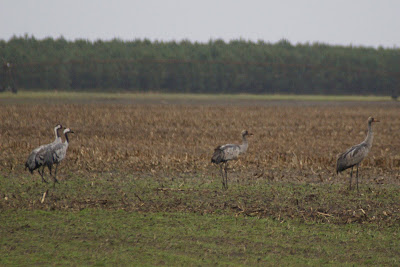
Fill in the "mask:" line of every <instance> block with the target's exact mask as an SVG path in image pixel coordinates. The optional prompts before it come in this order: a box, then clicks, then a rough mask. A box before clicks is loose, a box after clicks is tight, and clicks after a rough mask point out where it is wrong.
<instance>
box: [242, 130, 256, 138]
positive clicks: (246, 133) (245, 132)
mask: <svg viewBox="0 0 400 267" xmlns="http://www.w3.org/2000/svg"><path fill="white" fill-rule="evenodd" d="M247 135H249V136H252V135H253V134H252V133H249V132H248V131H247V130H243V131H242V136H243V137H244V136H247Z"/></svg>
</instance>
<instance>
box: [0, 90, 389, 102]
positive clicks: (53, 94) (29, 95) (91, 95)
mask: <svg viewBox="0 0 400 267" xmlns="http://www.w3.org/2000/svg"><path fill="white" fill-rule="evenodd" d="M42 98H46V99H69V100H73V99H80V100H82V99H149V100H151V99H165V100H172V99H177V100H290V101H389V100H390V99H391V98H390V97H389V96H356V95H349V96H345V95H339V96H333V95H332V96H331V95H280V94H271V95H252V94H176V93H173V94H165V93H103V92H64V91H60V92H58V91H38V92H32V91H20V92H18V94H12V93H10V92H4V93H1V94H0V99H42Z"/></svg>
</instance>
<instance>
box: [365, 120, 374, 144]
mask: <svg viewBox="0 0 400 267" xmlns="http://www.w3.org/2000/svg"><path fill="white" fill-rule="evenodd" d="M373 140H374V132H373V131H372V122H368V133H367V137H365V140H364V143H366V144H367V146H368V148H371V147H372V141H373Z"/></svg>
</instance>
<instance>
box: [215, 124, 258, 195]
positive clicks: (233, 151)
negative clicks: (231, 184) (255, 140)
mask: <svg viewBox="0 0 400 267" xmlns="http://www.w3.org/2000/svg"><path fill="white" fill-rule="evenodd" d="M248 135H249V136H251V135H253V134H252V133H249V132H248V131H247V130H244V131H242V139H243V143H242V144H241V145H236V144H226V145H222V146H218V147H217V148H215V150H214V154H213V155H212V157H211V162H212V163H215V164H220V163H223V164H221V165H220V171H221V176H222V188H223V189H228V161H230V160H235V159H237V158H238V157H239V155H240V154H243V153H244V152H246V151H247V148H248V147H249V143H248V142H247V139H246V136H248ZM222 165H224V171H225V175H224V172H223V171H222Z"/></svg>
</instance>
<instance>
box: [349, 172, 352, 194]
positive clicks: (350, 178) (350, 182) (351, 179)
mask: <svg viewBox="0 0 400 267" xmlns="http://www.w3.org/2000/svg"><path fill="white" fill-rule="evenodd" d="M352 179H353V167H351V172H350V186H349V190H351V180H352Z"/></svg>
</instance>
